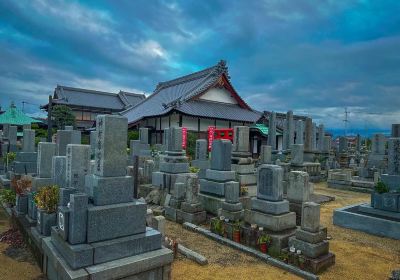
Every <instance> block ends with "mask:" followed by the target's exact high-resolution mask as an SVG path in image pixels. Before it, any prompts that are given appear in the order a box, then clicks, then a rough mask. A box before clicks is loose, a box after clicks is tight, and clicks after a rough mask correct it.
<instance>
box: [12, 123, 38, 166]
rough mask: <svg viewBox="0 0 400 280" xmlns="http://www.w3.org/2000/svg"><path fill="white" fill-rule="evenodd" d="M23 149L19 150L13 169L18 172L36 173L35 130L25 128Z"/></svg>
mask: <svg viewBox="0 0 400 280" xmlns="http://www.w3.org/2000/svg"><path fill="white" fill-rule="evenodd" d="M22 141H23V142H22V151H20V152H17V154H16V158H15V161H14V166H13V171H14V173H16V174H34V173H36V171H37V152H36V149H35V130H32V129H24V134H23V140H22Z"/></svg>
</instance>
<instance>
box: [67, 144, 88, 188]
mask: <svg viewBox="0 0 400 280" xmlns="http://www.w3.org/2000/svg"><path fill="white" fill-rule="evenodd" d="M66 162H67V167H66V186H67V188H75V189H77V190H79V191H81V192H84V191H85V175H87V174H88V173H89V169H90V146H89V145H80V144H68V145H67V160H66Z"/></svg>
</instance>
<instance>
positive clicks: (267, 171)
mask: <svg viewBox="0 0 400 280" xmlns="http://www.w3.org/2000/svg"><path fill="white" fill-rule="evenodd" d="M282 179H283V169H282V168H281V167H280V166H278V165H271V164H264V165H261V166H260V167H259V168H258V186H257V198H253V199H252V201H251V210H245V221H246V222H248V223H250V224H257V225H258V226H260V227H263V228H264V229H266V230H267V231H270V232H273V234H274V235H275V239H276V240H280V241H279V242H275V244H274V242H272V244H271V245H272V247H274V249H276V250H278V251H280V250H281V249H283V248H286V247H287V244H288V243H287V241H288V238H289V236H291V235H293V234H294V230H295V228H296V214H295V213H294V212H290V211H289V201H287V200H284V199H283V185H282V181H283V180H282ZM279 236H281V237H282V238H279Z"/></svg>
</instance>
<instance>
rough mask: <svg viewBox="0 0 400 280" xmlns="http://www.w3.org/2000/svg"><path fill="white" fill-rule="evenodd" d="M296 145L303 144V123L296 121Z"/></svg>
mask: <svg viewBox="0 0 400 280" xmlns="http://www.w3.org/2000/svg"><path fill="white" fill-rule="evenodd" d="M295 143H296V144H304V122H303V121H302V120H298V121H296V141H295Z"/></svg>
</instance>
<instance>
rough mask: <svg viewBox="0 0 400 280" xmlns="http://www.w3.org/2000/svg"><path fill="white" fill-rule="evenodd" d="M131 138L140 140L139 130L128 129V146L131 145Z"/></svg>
mask: <svg viewBox="0 0 400 280" xmlns="http://www.w3.org/2000/svg"><path fill="white" fill-rule="evenodd" d="M131 140H139V131H138V130H128V147H130V142H131Z"/></svg>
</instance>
